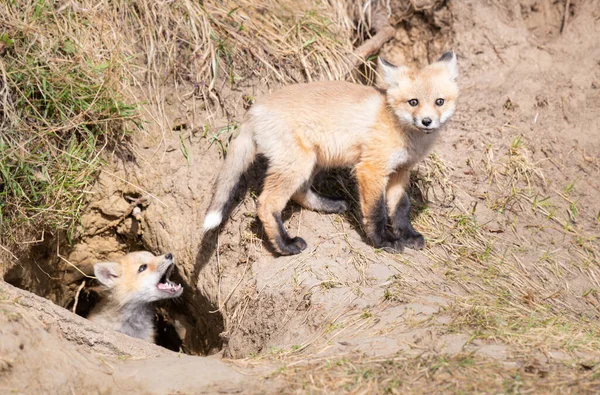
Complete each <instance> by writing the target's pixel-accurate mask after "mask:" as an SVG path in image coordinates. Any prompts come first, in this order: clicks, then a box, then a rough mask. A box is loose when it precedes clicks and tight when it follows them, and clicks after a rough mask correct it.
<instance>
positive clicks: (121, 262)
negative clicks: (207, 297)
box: [88, 251, 183, 342]
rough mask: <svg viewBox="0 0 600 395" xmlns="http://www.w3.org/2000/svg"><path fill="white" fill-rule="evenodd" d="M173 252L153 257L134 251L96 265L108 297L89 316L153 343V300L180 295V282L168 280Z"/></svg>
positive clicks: (105, 324)
mask: <svg viewBox="0 0 600 395" xmlns="http://www.w3.org/2000/svg"><path fill="white" fill-rule="evenodd" d="M174 268H175V264H174V263H173V254H170V253H169V254H165V255H161V256H154V255H153V254H152V253H150V252H147V251H138V252H131V253H129V254H127V255H125V256H124V257H122V258H120V259H117V260H116V261H115V262H102V263H96V264H95V265H94V274H95V275H96V278H97V279H98V281H100V283H102V284H103V285H104V286H105V287H106V288H107V292H106V293H107V295H106V297H105V298H104V299H103V300H101V301H100V302H99V303H98V304H97V305H96V306H95V308H94V309H93V310H92V311H91V312H90V315H89V316H88V319H90V320H92V321H95V322H98V323H100V324H102V325H104V326H106V327H109V328H112V329H114V330H116V331H119V332H123V333H125V334H127V335H129V336H133V337H137V338H140V339H144V340H147V341H149V342H154V309H153V307H152V302H155V301H158V300H162V299H170V298H175V297H178V296H179V295H181V293H182V292H183V289H182V287H181V285H179V284H175V283H173V282H171V281H170V280H169V277H170V275H171V273H173V269H174Z"/></svg>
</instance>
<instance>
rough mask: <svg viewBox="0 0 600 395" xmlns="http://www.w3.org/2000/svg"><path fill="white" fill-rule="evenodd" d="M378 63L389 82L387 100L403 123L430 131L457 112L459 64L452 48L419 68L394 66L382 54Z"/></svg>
mask: <svg viewBox="0 0 600 395" xmlns="http://www.w3.org/2000/svg"><path fill="white" fill-rule="evenodd" d="M379 67H380V70H382V71H383V79H384V80H385V82H386V83H387V84H388V85H389V88H388V89H387V100H388V104H389V106H390V107H391V108H392V109H393V110H394V112H395V113H396V116H397V117H398V118H399V119H400V122H402V123H403V124H407V125H411V126H414V127H416V128H418V129H420V130H422V131H423V132H425V133H431V132H434V131H436V130H437V129H439V128H440V126H442V125H443V124H444V123H445V122H446V121H447V120H448V119H450V117H451V116H452V114H454V110H455V108H456V99H457V98H458V85H457V84H456V78H457V77H458V65H457V62H456V55H455V54H454V52H453V51H448V52H446V53H444V54H443V55H442V57H441V58H440V59H439V60H438V61H437V62H435V63H432V64H430V65H429V66H426V67H424V68H422V69H420V70H411V69H409V68H408V67H404V66H394V65H393V64H391V63H388V62H387V61H386V60H385V59H383V58H381V57H380V58H379Z"/></svg>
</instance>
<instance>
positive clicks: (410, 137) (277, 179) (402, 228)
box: [204, 51, 458, 255]
mask: <svg viewBox="0 0 600 395" xmlns="http://www.w3.org/2000/svg"><path fill="white" fill-rule="evenodd" d="M379 66H380V69H381V70H382V71H383V79H384V81H385V82H386V83H387V85H388V88H387V89H386V90H380V89H377V88H375V87H367V86H363V85H357V84H352V83H348V82H338V81H328V82H316V83H309V84H296V85H290V86H287V87H285V88H283V89H281V90H280V91H278V92H276V93H274V94H271V95H270V96H268V97H266V98H264V99H263V100H262V101H257V103H256V104H254V105H253V106H252V107H251V109H250V110H249V111H248V113H247V115H246V118H245V120H244V122H243V123H242V125H241V127H240V131H239V135H238V136H237V138H236V139H235V140H234V141H233V142H232V144H231V147H230V149H229V155H228V156H227V158H226V160H225V163H224V166H223V168H222V170H221V172H220V173H219V175H218V178H217V182H216V191H215V194H214V196H213V199H212V201H211V204H210V206H209V208H208V212H207V214H206V217H205V220H204V230H205V231H206V230H209V229H213V228H215V227H217V226H218V225H219V224H220V223H221V221H222V220H223V214H224V213H225V212H227V210H228V208H229V204H230V203H231V200H232V198H233V195H234V192H235V189H236V186H237V184H238V182H239V179H240V177H241V176H242V174H243V173H244V172H245V171H246V169H247V168H248V167H249V166H250V164H251V163H252V162H253V160H254V158H255V156H256V155H257V154H262V155H264V156H265V157H266V158H267V159H268V162H269V167H268V170H267V176H266V179H265V182H264V188H263V191H262V194H261V195H260V196H259V198H258V217H259V218H260V220H261V222H262V223H263V226H264V229H265V232H266V234H267V236H268V238H269V240H270V242H271V243H272V245H273V247H274V248H275V249H276V250H277V251H278V252H279V253H280V254H283V255H292V254H297V253H299V252H301V251H302V250H304V249H305V248H306V242H305V241H304V240H303V239H302V238H300V237H293V238H292V237H290V236H289V235H288V233H287V232H286V230H285V228H284V227H283V224H282V220H281V212H282V210H283V209H284V208H285V206H286V204H287V202H288V201H289V200H290V198H291V199H292V200H294V201H295V202H297V203H298V204H300V205H301V206H303V207H305V208H309V209H312V210H317V211H321V212H324V213H339V212H342V211H344V210H346V209H347V207H348V205H347V204H346V202H344V201H342V200H334V199H331V198H327V197H324V196H320V195H318V194H317V193H316V192H315V191H314V190H312V189H311V181H312V179H313V177H314V175H315V172H316V170H318V169H319V168H331V167H352V168H353V170H354V174H355V176H356V178H357V181H358V190H359V194H360V204H361V210H362V214H363V222H364V225H365V232H366V234H367V236H368V238H369V239H370V241H371V242H372V244H373V245H374V246H375V247H378V248H385V249H389V250H393V251H398V252H399V251H402V249H403V247H404V246H408V247H412V248H417V249H420V248H423V246H424V244H425V241H424V239H423V236H422V235H421V234H419V233H418V232H416V231H415V230H414V229H413V227H412V224H411V222H410V218H409V213H410V200H409V198H408V195H407V193H406V188H407V185H408V182H409V175H410V169H411V168H412V167H413V166H414V165H415V164H416V163H417V162H419V161H420V160H421V159H423V157H424V156H425V155H427V153H428V152H429V150H430V148H431V147H432V145H433V143H434V141H435V140H436V139H437V137H438V135H439V134H440V128H441V127H442V125H443V124H444V123H445V122H446V121H448V119H450V117H451V116H452V114H453V113H454V110H455V108H456V100H457V97H458V86H457V84H456V78H457V76H458V66H457V61H456V55H455V54H454V52H452V51H449V52H446V53H444V55H442V57H441V58H440V59H439V60H438V61H437V62H435V63H432V64H430V65H428V66H426V67H424V68H422V69H419V70H412V69H409V68H407V67H396V66H394V65H392V64H390V63H388V62H386V61H385V60H383V59H382V58H380V59H379ZM388 219H390V220H391V221H390V222H391V230H389V229H388V227H387V225H388Z"/></svg>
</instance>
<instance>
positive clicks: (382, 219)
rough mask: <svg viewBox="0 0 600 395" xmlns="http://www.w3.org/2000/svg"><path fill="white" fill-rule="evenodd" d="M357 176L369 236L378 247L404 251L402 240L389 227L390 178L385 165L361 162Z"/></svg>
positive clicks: (366, 230)
mask: <svg viewBox="0 0 600 395" xmlns="http://www.w3.org/2000/svg"><path fill="white" fill-rule="evenodd" d="M356 178H357V181H358V191H359V194H360V206H361V211H362V215H363V223H364V225H365V232H366V234H367V237H368V238H369V240H370V241H371V242H372V243H373V245H374V246H375V247H377V248H383V249H387V250H392V251H394V252H402V250H403V245H402V242H401V241H400V240H399V238H398V237H395V236H394V235H393V234H392V233H391V232H390V231H389V230H388V229H387V223H388V210H387V206H386V204H385V192H386V185H387V182H388V178H387V176H386V174H385V166H378V165H376V164H370V163H360V164H358V165H357V166H356Z"/></svg>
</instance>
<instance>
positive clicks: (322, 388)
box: [273, 353, 600, 394]
mask: <svg viewBox="0 0 600 395" xmlns="http://www.w3.org/2000/svg"><path fill="white" fill-rule="evenodd" d="M273 377H278V378H281V379H283V380H285V383H286V392H289V393H349V394H407V393H410V394H422V393H436V394H438V393H444V394H446V393H448V394H456V393H469V394H471V393H480V394H483V393H486V394H489V393H504V394H520V393H553V394H582V393H595V392H596V391H597V390H598V388H599V386H600V368H599V366H598V365H595V364H585V363H583V364H551V365H549V364H540V363H537V362H535V361H529V362H525V363H523V364H522V365H521V366H518V367H516V366H514V365H510V364H507V365H504V364H502V363H500V362H498V361H494V360H491V359H488V358H485V357H482V356H479V355H476V354H469V353H462V354H456V355H422V356H417V357H402V356H396V357H389V358H363V357H359V356H347V357H328V358H313V359H311V358H307V359H300V358H295V359H289V360H287V361H286V364H285V365H283V366H282V367H281V368H279V370H278V371H277V372H274V373H273Z"/></svg>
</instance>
